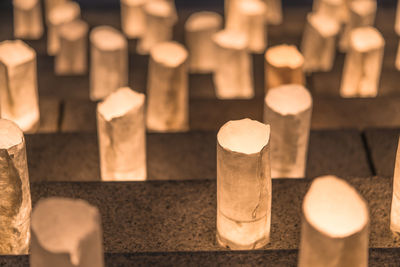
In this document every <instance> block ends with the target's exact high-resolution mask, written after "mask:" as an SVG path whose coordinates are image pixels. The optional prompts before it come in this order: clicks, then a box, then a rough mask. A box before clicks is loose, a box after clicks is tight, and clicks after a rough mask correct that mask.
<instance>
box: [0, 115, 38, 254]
mask: <svg viewBox="0 0 400 267" xmlns="http://www.w3.org/2000/svg"><path fill="white" fill-rule="evenodd" d="M0 175H1V176H0V177H1V178H0V185H1V191H0V198H1V202H0V253H1V254H27V253H28V249H29V242H30V229H29V227H30V217H31V192H30V186H29V175H28V164H27V160H26V149H25V138H24V134H23V133H22V131H21V129H19V128H18V126H17V125H16V124H15V123H13V122H12V121H9V120H5V119H0Z"/></svg>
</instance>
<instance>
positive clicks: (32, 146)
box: [26, 130, 372, 181]
mask: <svg viewBox="0 0 400 267" xmlns="http://www.w3.org/2000/svg"><path fill="white" fill-rule="evenodd" d="M146 139H147V152H146V153H147V158H148V159H147V170H148V179H150V180H171V179H175V180H190V179H194V180H196V179H215V177H216V132H213V131H211V132H202V131H195V132H190V133H169V134H157V133H153V134H147V137H146ZM26 143H27V153H28V165H29V174H30V177H31V180H32V181H96V180H100V166H99V152H98V142H97V136H96V134H95V133H58V134H36V135H27V136H26ZM49 144H50V145H49ZM321 148H324V149H321ZM71 166H74V168H71ZM324 174H334V175H337V176H341V177H343V176H370V175H371V174H372V173H371V170H370V168H369V165H368V162H367V155H366V152H365V150H364V147H363V143H362V139H361V135H360V133H359V132H358V131H356V130H343V131H311V135H310V146H309V151H308V160H307V167H306V177H309V178H313V177H316V176H320V175H324Z"/></svg>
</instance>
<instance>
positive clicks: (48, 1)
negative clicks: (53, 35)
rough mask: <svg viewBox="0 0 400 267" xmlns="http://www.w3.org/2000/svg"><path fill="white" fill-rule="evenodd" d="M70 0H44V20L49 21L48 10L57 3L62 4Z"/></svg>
mask: <svg viewBox="0 0 400 267" xmlns="http://www.w3.org/2000/svg"><path fill="white" fill-rule="evenodd" d="M67 1H70V0H44V11H45V12H44V15H45V19H46V22H48V21H49V16H50V11H51V10H52V9H53V8H55V7H56V6H58V5H61V4H64V3H65V2H67Z"/></svg>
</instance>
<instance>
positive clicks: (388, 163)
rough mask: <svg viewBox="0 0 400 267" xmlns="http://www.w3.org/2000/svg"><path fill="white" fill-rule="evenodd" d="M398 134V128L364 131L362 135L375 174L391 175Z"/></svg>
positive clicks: (399, 131)
mask: <svg viewBox="0 0 400 267" xmlns="http://www.w3.org/2000/svg"><path fill="white" fill-rule="evenodd" d="M399 135H400V129H367V130H366V131H365V133H364V136H365V140H366V143H367V148H368V151H369V154H370V157H371V161H372V164H373V168H374V172H375V174H376V175H379V176H384V177H388V178H391V177H393V173H394V164H395V160H396V149H397V143H398V138H399ZM389 180H391V179H389Z"/></svg>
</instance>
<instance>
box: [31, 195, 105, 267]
mask: <svg viewBox="0 0 400 267" xmlns="http://www.w3.org/2000/svg"><path fill="white" fill-rule="evenodd" d="M31 228H32V243H31V254H30V266H31V267H55V266H57V267H92V266H98V267H103V266H104V260H103V240H102V239H103V237H102V229H101V217H100V214H99V211H98V209H97V208H96V207H94V206H92V205H90V204H89V203H87V202H86V201H84V200H80V199H69V198H59V197H52V198H47V199H42V200H40V201H39V202H38V203H37V204H36V206H35V208H34V210H33V213H32V227H31Z"/></svg>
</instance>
